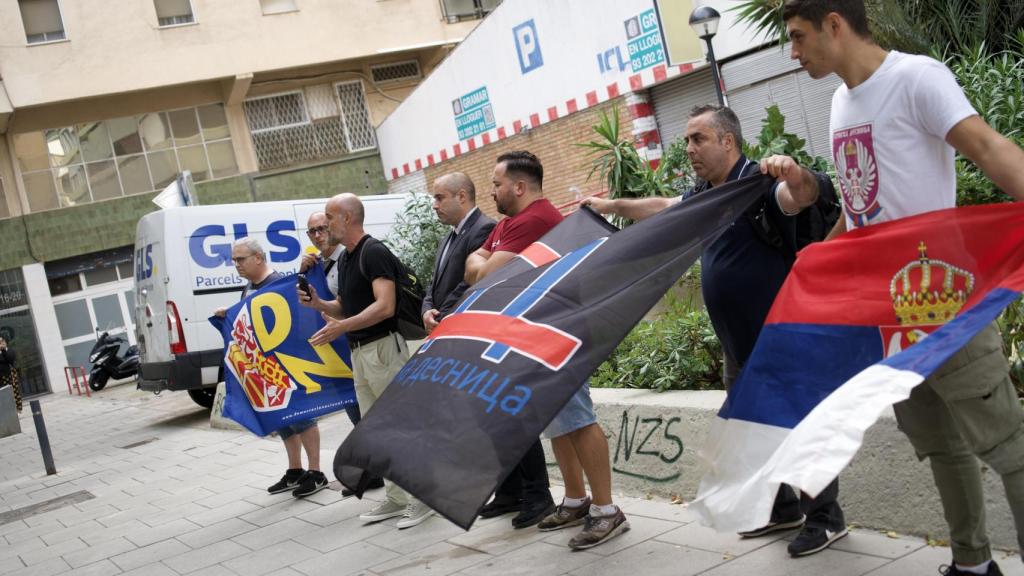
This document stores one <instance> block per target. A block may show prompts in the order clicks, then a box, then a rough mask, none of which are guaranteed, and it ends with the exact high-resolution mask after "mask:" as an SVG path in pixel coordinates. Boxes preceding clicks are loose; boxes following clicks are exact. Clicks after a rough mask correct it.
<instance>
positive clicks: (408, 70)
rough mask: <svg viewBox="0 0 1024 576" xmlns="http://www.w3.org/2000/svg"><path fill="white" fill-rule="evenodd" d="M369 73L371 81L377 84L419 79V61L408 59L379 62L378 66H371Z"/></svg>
mask: <svg viewBox="0 0 1024 576" xmlns="http://www.w3.org/2000/svg"><path fill="white" fill-rule="evenodd" d="M370 75H371V76H373V81H374V82H375V83H377V84H387V83H389V82H406V81H409V80H419V78H420V65H419V62H417V61H415V60H409V61H408V62H395V63H393V64H381V65H379V66H371V67H370Z"/></svg>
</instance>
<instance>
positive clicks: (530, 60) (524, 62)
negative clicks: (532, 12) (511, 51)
mask: <svg viewBox="0 0 1024 576" xmlns="http://www.w3.org/2000/svg"><path fill="white" fill-rule="evenodd" d="M512 35H513V36H514V37H515V40H516V53H517V54H518V55H519V70H521V71H522V73H523V74H526V73H527V72H529V71H530V70H535V69H537V68H540V67H541V66H543V65H544V56H543V55H542V54H541V52H540V41H539V40H538V39H537V27H536V26H534V24H533V19H532V18H531V19H530V20H527V21H526V22H523V23H522V24H520V25H519V26H516V27H515V28H513V29H512Z"/></svg>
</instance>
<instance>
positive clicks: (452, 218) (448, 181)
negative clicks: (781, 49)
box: [431, 172, 476, 226]
mask: <svg viewBox="0 0 1024 576" xmlns="http://www.w3.org/2000/svg"><path fill="white" fill-rule="evenodd" d="M474 206H476V186H473V181H472V180H470V179H469V176H466V175H465V174H463V173H462V172H452V173H451V174H445V175H444V176H441V177H440V178H438V179H437V180H434V190H433V203H432V204H431V207H432V208H433V209H434V213H435V214H437V219H438V220H440V221H441V223H442V224H447V225H449V226H458V225H459V222H462V219H463V218H465V217H466V214H468V213H469V211H470V210H472V209H473V207H474Z"/></svg>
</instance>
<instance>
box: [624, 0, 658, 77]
mask: <svg viewBox="0 0 1024 576" xmlns="http://www.w3.org/2000/svg"><path fill="white" fill-rule="evenodd" d="M625 25H626V40H628V42H627V43H626V48H627V49H628V50H629V64H630V67H632V69H633V73H634V74H635V73H637V72H639V71H641V70H644V69H647V68H650V67H651V66H654V65H655V64H660V63H662V62H664V61H665V48H664V47H663V46H662V44H661V33H660V31H659V28H658V16H657V14H656V13H655V12H654V10H653V9H651V10H648V11H646V12H642V13H641V14H640V15H638V16H634V17H632V18H630V19H629V20H626V22H625Z"/></svg>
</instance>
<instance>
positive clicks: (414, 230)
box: [384, 194, 451, 286]
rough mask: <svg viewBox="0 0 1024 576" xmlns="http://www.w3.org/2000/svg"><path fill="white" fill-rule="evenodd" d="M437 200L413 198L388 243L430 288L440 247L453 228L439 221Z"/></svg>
mask: <svg viewBox="0 0 1024 576" xmlns="http://www.w3.org/2000/svg"><path fill="white" fill-rule="evenodd" d="M432 203H433V199H432V198H431V197H430V196H429V195H427V194H413V195H412V196H410V197H409V199H408V200H407V201H406V202H405V206H404V207H403V209H402V212H401V213H399V214H398V216H397V218H396V219H395V225H394V227H392V229H391V233H389V234H388V235H387V237H386V238H384V242H386V243H387V244H388V246H390V247H391V249H392V250H393V251H394V253H395V256H398V258H399V259H401V261H402V262H403V263H404V264H405V265H406V266H408V267H409V268H410V269H411V270H412V271H413V272H415V273H416V277H417V278H418V279H419V280H420V282H421V283H422V284H423V285H424V286H426V285H427V284H429V283H430V281H431V279H433V277H434V257H435V256H436V255H437V247H438V245H440V243H441V240H443V239H444V237H445V235H446V234H448V231H449V230H451V228H450V227H449V226H447V225H445V224H442V223H441V221H440V220H438V219H437V215H436V214H435V213H434V209H433V207H432Z"/></svg>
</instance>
